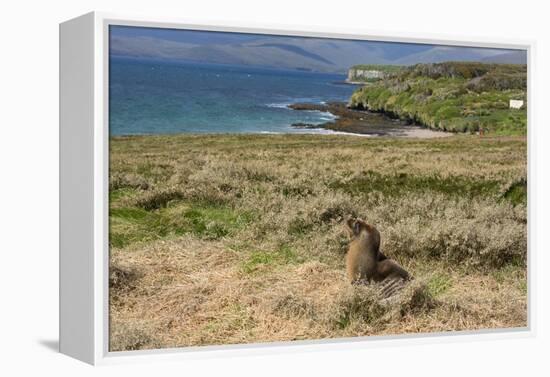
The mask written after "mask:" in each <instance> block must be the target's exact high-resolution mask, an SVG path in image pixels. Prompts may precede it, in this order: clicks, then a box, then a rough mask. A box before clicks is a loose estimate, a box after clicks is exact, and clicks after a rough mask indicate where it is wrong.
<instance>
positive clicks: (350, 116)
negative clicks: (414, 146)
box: [288, 102, 451, 138]
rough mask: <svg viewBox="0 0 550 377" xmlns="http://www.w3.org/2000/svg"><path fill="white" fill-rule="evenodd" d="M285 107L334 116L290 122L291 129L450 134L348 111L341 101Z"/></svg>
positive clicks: (370, 113)
mask: <svg viewBox="0 0 550 377" xmlns="http://www.w3.org/2000/svg"><path fill="white" fill-rule="evenodd" d="M288 107H289V108H291V109H293V110H298V111H323V112H329V113H331V114H333V115H335V116H337V118H336V119H334V120H331V121H328V122H325V123H321V124H310V123H294V124H292V127H294V128H300V129H326V130H332V131H337V132H347V133H352V134H361V135H370V136H391V137H421V138H431V137H444V136H450V135H451V133H448V132H441V131H433V130H430V129H428V128H425V127H422V126H419V125H416V124H411V123H410V122H407V121H403V120H400V119H392V118H390V117H389V116H388V115H386V114H382V113H374V112H371V111H366V110H355V109H350V108H348V106H347V104H346V103H344V102H328V103H326V104H316V103H294V104H291V105H289V106H288Z"/></svg>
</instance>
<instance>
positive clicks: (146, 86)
mask: <svg viewBox="0 0 550 377" xmlns="http://www.w3.org/2000/svg"><path fill="white" fill-rule="evenodd" d="M109 77H110V82H109V127H110V134H111V135H133V134H169V133H186V132H187V133H272V132H273V133H283V132H304V130H298V129H293V128H292V127H290V125H291V124H292V123H297V122H303V123H314V124H318V123H324V122H326V121H327V120H330V119H331V118H333V116H332V115H331V114H329V113H323V112H319V111H295V110H291V109H288V108H287V107H286V105H287V104H290V103H294V102H313V103H320V102H328V101H347V100H348V99H349V97H350V96H351V94H352V93H353V91H354V87H353V86H351V85H345V84H341V83H339V82H342V81H343V80H344V79H345V76H344V75H335V74H319V73H311V72H301V71H282V70H274V69H264V68H256V67H247V66H223V65H210V64H192V63H173V62H162V61H154V60H138V59H128V58H118V57H111V59H110V67H109ZM310 132H326V131H323V130H317V131H315V130H313V131H310Z"/></svg>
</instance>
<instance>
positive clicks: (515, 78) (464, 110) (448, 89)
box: [349, 62, 527, 134]
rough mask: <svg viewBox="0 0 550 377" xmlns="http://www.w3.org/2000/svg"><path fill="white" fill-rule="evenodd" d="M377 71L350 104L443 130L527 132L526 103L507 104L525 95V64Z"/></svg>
mask: <svg viewBox="0 0 550 377" xmlns="http://www.w3.org/2000/svg"><path fill="white" fill-rule="evenodd" d="M352 69H355V67H352ZM350 71H351V70H350ZM352 77H354V76H352ZM382 77H383V78H381V79H377V80H374V81H371V82H370V83H369V85H365V86H363V87H361V88H359V89H357V90H356V91H355V93H354V94H353V95H352V97H351V99H350V102H349V105H350V107H351V108H353V109H366V110H370V111H375V112H382V113H386V114H388V115H390V116H392V117H397V118H400V119H402V120H408V121H411V122H414V123H418V124H421V125H424V126H427V127H429V128H432V129H439V130H444V131H453V132H476V131H479V130H484V131H490V132H495V133H497V134H525V133H526V132H527V110H526V106H523V107H522V108H520V109H516V108H511V106H510V105H509V104H510V103H511V102H510V101H524V102H525V100H526V91H527V66H526V65H525V64H485V63H466V62H446V63H436V64H417V65H414V66H410V67H406V68H401V69H400V70H398V71H393V72H391V73H388V72H386V74H384V75H382ZM524 102H522V103H524Z"/></svg>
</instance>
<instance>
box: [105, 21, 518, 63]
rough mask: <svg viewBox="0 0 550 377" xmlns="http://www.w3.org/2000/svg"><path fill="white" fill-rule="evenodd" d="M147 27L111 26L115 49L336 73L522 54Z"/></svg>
mask: <svg viewBox="0 0 550 377" xmlns="http://www.w3.org/2000/svg"><path fill="white" fill-rule="evenodd" d="M136 29H138V32H136ZM142 29H143V28H133V29H132V28H114V29H112V30H111V35H110V53H111V54H112V55H116V56H127V57H136V58H140V57H143V58H159V59H169V60H174V61H196V62H198V63H220V64H237V65H253V66H263V67H272V68H284V69H300V70H307V71H315V72H335V73H346V72H347V70H348V68H349V67H351V66H354V65H357V64H359V63H365V62H366V63H369V64H375V65H411V64H416V63H424V62H439V61H448V60H467V61H482V60H484V59H491V58H494V59H495V60H498V62H499V63H506V62H517V59H518V56H517V54H515V52H514V51H513V50H502V49H488V48H465V47H449V46H431V45H422V44H411V43H408V44H407V43H393V42H378V41H376V42H374V41H359V40H343V39H330V38H303V37H291V36H288V37H285V36H272V35H250V34H236V33H213V32H197V31H194V32H190V31H171V32H170V33H169V32H168V31H163V30H161V31H159V30H156V29H143V30H142ZM129 30H130V31H131V33H130V31H129ZM161 32H162V33H161ZM168 34H169V35H168ZM508 60H511V61H508Z"/></svg>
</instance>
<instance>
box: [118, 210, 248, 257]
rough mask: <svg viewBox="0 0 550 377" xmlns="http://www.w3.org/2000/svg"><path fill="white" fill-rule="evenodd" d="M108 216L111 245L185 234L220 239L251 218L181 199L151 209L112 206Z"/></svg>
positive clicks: (241, 213) (246, 214) (236, 212)
mask: <svg viewBox="0 0 550 377" xmlns="http://www.w3.org/2000/svg"><path fill="white" fill-rule="evenodd" d="M109 218H110V230H109V236H110V240H109V243H110V245H111V246H113V247H125V246H127V245H130V244H132V243H135V242H144V241H153V240H158V239H163V238H169V237H174V236H180V235H183V234H188V233H190V234H194V235H196V236H198V237H201V238H204V239H220V238H223V237H226V236H229V235H231V234H233V233H234V232H236V231H238V230H239V229H242V228H243V227H244V226H245V225H246V224H248V223H249V222H250V221H251V220H252V216H251V214H249V213H245V212H239V211H236V210H234V209H232V208H230V207H224V206H209V205H205V204H204V203H182V202H178V203H173V204H171V205H170V206H168V207H166V208H160V209H157V210H151V211H148V210H145V209H143V208H140V207H123V208H112V209H111V210H110V217H109Z"/></svg>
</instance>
